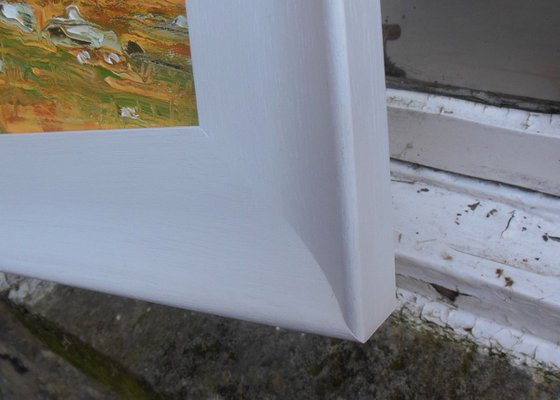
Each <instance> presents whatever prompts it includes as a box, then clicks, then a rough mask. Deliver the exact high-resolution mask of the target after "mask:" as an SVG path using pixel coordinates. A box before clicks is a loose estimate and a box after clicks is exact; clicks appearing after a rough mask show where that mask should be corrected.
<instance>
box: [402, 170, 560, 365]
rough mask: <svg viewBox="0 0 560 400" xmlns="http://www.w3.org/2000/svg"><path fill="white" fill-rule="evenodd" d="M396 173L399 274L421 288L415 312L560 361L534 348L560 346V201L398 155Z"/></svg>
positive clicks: (491, 342) (415, 290)
mask: <svg viewBox="0 0 560 400" xmlns="http://www.w3.org/2000/svg"><path fill="white" fill-rule="evenodd" d="M392 176H393V181H392V190H393V206H394V210H395V213H394V214H395V234H396V237H398V240H395V246H396V264H397V274H398V279H397V282H398V286H399V288H400V289H402V290H407V291H409V292H410V293H412V294H411V295H410V296H413V295H414V296H416V295H418V296H423V298H424V300H422V302H421V304H417V305H416V306H414V307H413V308H414V309H415V310H416V312H417V315H418V316H420V317H421V318H422V319H423V320H426V321H430V322H435V323H438V324H441V325H444V326H448V327H450V328H452V329H453V330H459V331H460V332H459V333H460V334H462V335H467V334H468V335H471V336H473V337H474V339H476V340H477V341H478V342H480V343H483V344H485V345H486V346H489V347H492V346H494V347H496V346H499V348H500V349H501V351H504V352H506V353H509V354H514V355H515V354H517V356H519V357H518V358H520V359H523V360H524V361H526V360H527V359H529V358H531V357H532V358H533V361H534V363H537V364H538V363H539V362H542V363H544V364H546V365H547V366H549V367H554V366H560V361H559V360H560V352H558V353H557V355H556V356H547V358H546V359H544V358H542V357H541V358H538V357H537V355H538V354H541V353H542V352H537V351H536V350H535V349H536V347H537V346H541V347H542V346H544V347H543V348H546V349H548V350H547V351H556V350H555V349H556V347H555V346H557V345H558V343H557V342H558V333H559V329H560V328H559V325H558V321H559V320H560V291H559V290H558V288H559V287H560V264H559V263H558V254H560V243H558V242H556V241H553V240H550V236H551V235H553V233H554V236H555V237H556V235H560V232H558V230H559V228H558V227H560V200H559V199H558V198H555V197H551V196H545V195H542V194H538V193H534V192H528V191H525V190H522V189H517V188H513V187H507V186H505V185H500V184H496V183H491V182H483V181H480V180H476V179H471V178H466V177H462V176H457V175H453V174H449V173H444V172H438V171H434V170H430V169H427V168H422V167H418V166H410V165H407V164H404V163H400V162H393V164H392ZM422 188H426V189H429V190H428V191H421V190H420V189H422ZM555 232H558V233H555ZM543 235H547V237H548V238H549V239H548V241H545V240H543ZM419 288H420V289H421V290H420V289H419ZM410 296H409V297H407V299H408V300H406V302H410V301H411V300H410ZM415 301H416V300H415ZM446 307H447V308H446ZM456 313H464V315H463V314H456ZM473 318H475V319H476V323H473ZM449 321H454V322H449ZM471 331H472V332H471ZM510 331H511V332H510ZM499 332H501V333H499ZM478 338H481V339H480V340H478ZM535 343H536V344H535ZM530 348H532V349H533V350H532V351H530V350H528V349H530ZM519 354H521V355H519ZM547 354H548V353H547ZM517 356H516V357H517ZM551 357H552V358H551ZM555 357H556V358H555Z"/></svg>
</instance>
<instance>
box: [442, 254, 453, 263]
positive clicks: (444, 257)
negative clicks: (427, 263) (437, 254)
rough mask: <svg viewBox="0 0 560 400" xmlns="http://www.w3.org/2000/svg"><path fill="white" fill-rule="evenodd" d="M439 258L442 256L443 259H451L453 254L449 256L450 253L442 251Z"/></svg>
mask: <svg viewBox="0 0 560 400" xmlns="http://www.w3.org/2000/svg"><path fill="white" fill-rule="evenodd" d="M441 258H443V259H444V260H445V261H451V260H453V256H450V255H449V254H447V253H443V254H442V255H441Z"/></svg>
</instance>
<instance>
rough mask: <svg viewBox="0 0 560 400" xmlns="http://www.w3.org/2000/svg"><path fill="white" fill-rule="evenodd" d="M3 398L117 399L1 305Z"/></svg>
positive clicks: (0, 379)
mask: <svg viewBox="0 0 560 400" xmlns="http://www.w3.org/2000/svg"><path fill="white" fill-rule="evenodd" d="M0 399H2V400H27V399H29V400H40V399H84V400H98V399H116V396H114V395H112V394H110V392H109V391H108V390H107V389H106V388H105V387H104V386H102V385H101V384H100V383H98V382H96V381H94V380H92V379H91V378H89V377H87V376H86V375H84V374H83V373H81V372H80V371H78V370H77V369H76V368H74V367H73V366H71V365H70V364H69V363H68V362H66V361H65V360H64V359H62V358H61V357H59V356H57V355H56V354H54V353H53V352H52V351H50V350H49V349H48V348H47V347H46V346H45V345H43V344H42V343H41V342H40V341H39V340H38V339H37V338H36V337H34V336H33V335H31V333H30V332H29V331H28V330H27V329H26V328H24V327H23V326H22V325H21V324H20V323H19V321H18V320H17V319H16V318H15V317H14V316H13V315H12V314H11V313H10V312H9V311H8V309H7V307H6V306H5V305H4V304H2V303H0Z"/></svg>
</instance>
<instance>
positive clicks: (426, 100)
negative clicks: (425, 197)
mask: <svg viewBox="0 0 560 400" xmlns="http://www.w3.org/2000/svg"><path fill="white" fill-rule="evenodd" d="M387 104H388V114H389V132H390V135H389V136H390V148H391V157H392V158H394V159H397V160H401V161H408V162H413V163H416V164H421V165H425V166H429V167H433V168H437V169H441V170H444V171H450V172H455V173H458V174H462V175H467V176H472V177H476V178H481V179H485V180H491V181H496V182H502V183H507V184H510V185H514V186H519V187H522V188H526V189H530V190H535V191H539V192H543V193H547V194H551V195H554V196H560V115H559V114H545V113H538V112H530V111H524V110H518V109H512V108H506V107H495V106H489V105H484V104H480V103H475V102H471V101H467V100H461V99H456V98H451V97H447V96H440V95H433V94H428V93H420V92H412V91H408V90H397V89H389V90H387Z"/></svg>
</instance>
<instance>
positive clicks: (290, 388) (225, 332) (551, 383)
mask: <svg viewBox="0 0 560 400" xmlns="http://www.w3.org/2000/svg"><path fill="white" fill-rule="evenodd" d="M23 305H24V308H25V310H26V311H30V312H31V313H32V314H33V315H34V316H41V317H42V318H40V319H35V320H32V321H31V324H42V323H45V321H46V322H47V325H48V326H49V328H48V329H47V331H48V330H49V329H50V330H53V329H54V330H61V331H62V332H65V333H66V334H67V335H71V336H72V337H75V338H76V340H78V338H79V340H80V341H81V342H83V343H84V344H85V345H86V346H91V349H93V350H94V351H95V352H97V353H99V354H100V355H101V358H99V359H98V360H101V361H100V364H102V365H98V366H90V369H92V370H94V371H95V370H98V369H99V368H101V369H103V368H105V367H106V366H107V365H108V364H107V363H108V362H109V363H113V365H117V366H118V367H117V369H118V368H120V367H123V369H122V370H123V371H126V373H127V374H129V376H130V377H131V378H133V379H134V380H135V381H136V382H140V387H143V388H145V387H149V388H150V390H153V392H152V393H151V394H149V393H148V392H143V393H144V394H145V396H144V397H145V398H150V397H156V393H157V395H160V396H163V397H164V398H171V399H253V398H255V399H558V398H560V380H559V378H558V375H555V374H550V373H547V374H541V375H537V378H538V379H537V380H535V379H533V378H534V377H532V376H531V375H529V374H528V373H527V372H526V371H525V370H522V369H518V368H515V367H513V366H511V365H510V364H509V363H508V361H507V359H505V358H503V357H499V356H490V355H486V354H481V353H479V352H478V351H477V349H476V347H475V346H474V345H473V344H471V343H468V342H458V341H456V340H452V339H450V338H447V337H445V336H444V335H443V331H438V329H439V328H437V327H432V328H431V329H417V327H416V326H415V325H413V324H411V323H410V322H408V321H407V320H405V319H404V318H402V316H400V315H399V314H398V313H396V314H394V315H393V316H392V317H391V318H390V319H389V320H388V321H387V322H386V323H385V324H384V325H383V326H382V328H381V329H380V330H379V331H378V332H377V333H376V334H375V336H374V337H373V338H372V339H371V340H370V341H369V342H368V343H366V344H365V345H360V344H355V343H350V342H344V341H339V340H333V339H328V338H323V337H319V336H315V335H302V334H300V333H297V332H288V331H285V330H277V329H274V328H270V327H264V326H260V325H255V324H250V323H245V322H240V321H233V320H228V319H223V318H219V317H214V316H208V315H204V314H198V313H192V312H189V311H185V310H179V309H174V308H169V307H164V306H159V305H154V304H149V303H145V302H141V301H135V300H130V299H123V298H119V297H114V296H109V295H104V294H99V293H93V292H89V291H85V290H80V289H74V288H69V287H64V286H56V287H55V288H54V289H52V290H49V291H48V293H46V294H44V293H43V295H42V298H41V300H40V301H35V302H32V303H28V304H26V303H25V300H23ZM20 310H21V309H20ZM41 321H42V322H41ZM28 323H29V322H28ZM49 324H51V325H49ZM53 327H55V328H53ZM43 332H44V330H43ZM438 332H439V333H438ZM58 337H60V335H59V336H58ZM75 346H79V344H78V343H76V344H75ZM104 357H107V359H105V358H104ZM94 358H95V357H94ZM107 360H109V361H107ZM94 361H95V360H94ZM86 367H87V365H86ZM119 371H120V370H119ZM105 383H107V382H105ZM128 384H130V382H129V383H128ZM117 389H118V387H117ZM146 393H148V394H146ZM127 396H128V397H127ZM130 396H131V395H130V393H128V394H126V393H125V395H123V396H121V397H123V398H135V397H130Z"/></svg>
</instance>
